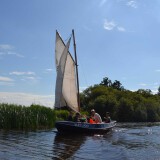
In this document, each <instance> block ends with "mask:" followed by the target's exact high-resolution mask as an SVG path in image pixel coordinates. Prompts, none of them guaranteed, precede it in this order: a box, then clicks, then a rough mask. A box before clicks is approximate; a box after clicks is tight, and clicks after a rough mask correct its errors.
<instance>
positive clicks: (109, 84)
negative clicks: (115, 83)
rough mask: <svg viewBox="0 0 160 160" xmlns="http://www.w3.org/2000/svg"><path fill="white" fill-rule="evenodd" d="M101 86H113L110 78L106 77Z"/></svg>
mask: <svg viewBox="0 0 160 160" xmlns="http://www.w3.org/2000/svg"><path fill="white" fill-rule="evenodd" d="M100 85H103V86H106V87H110V86H111V85H112V81H111V80H110V79H109V78H108V77H105V78H103V81H102V82H101V83H100Z"/></svg>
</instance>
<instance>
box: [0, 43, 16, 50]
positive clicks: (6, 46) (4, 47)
mask: <svg viewBox="0 0 160 160" xmlns="http://www.w3.org/2000/svg"><path fill="white" fill-rule="evenodd" d="M13 48H14V47H13V46H11V45H9V44H0V50H12V49H13Z"/></svg>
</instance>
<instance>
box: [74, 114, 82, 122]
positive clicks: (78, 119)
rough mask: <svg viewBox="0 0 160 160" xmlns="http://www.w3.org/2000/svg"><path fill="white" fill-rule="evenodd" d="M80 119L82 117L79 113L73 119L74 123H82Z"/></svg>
mask: <svg viewBox="0 0 160 160" xmlns="http://www.w3.org/2000/svg"><path fill="white" fill-rule="evenodd" d="M80 118H81V115H80V113H78V112H77V113H76V115H75V116H74V118H73V121H74V122H80Z"/></svg>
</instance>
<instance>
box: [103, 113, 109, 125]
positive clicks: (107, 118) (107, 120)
mask: <svg viewBox="0 0 160 160" xmlns="http://www.w3.org/2000/svg"><path fill="white" fill-rule="evenodd" d="M104 119H105V123H110V122H111V118H110V116H109V112H106V117H104Z"/></svg>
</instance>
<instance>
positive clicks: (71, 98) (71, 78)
mask: <svg viewBox="0 0 160 160" xmlns="http://www.w3.org/2000/svg"><path fill="white" fill-rule="evenodd" d="M62 93H63V97H64V99H65V101H66V102H67V106H69V107H70V108H71V109H72V110H74V111H76V112H78V110H79V109H78V100H77V85H76V74H75V62H74V61H73V58H72V57H71V55H70V54H68V56H67V61H66V67H65V73H64V79H63V90H62Z"/></svg>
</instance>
